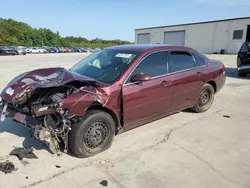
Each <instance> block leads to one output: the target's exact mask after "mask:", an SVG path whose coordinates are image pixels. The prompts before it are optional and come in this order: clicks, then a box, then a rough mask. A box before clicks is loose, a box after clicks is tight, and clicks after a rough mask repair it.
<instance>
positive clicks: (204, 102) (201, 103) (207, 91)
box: [191, 84, 214, 113]
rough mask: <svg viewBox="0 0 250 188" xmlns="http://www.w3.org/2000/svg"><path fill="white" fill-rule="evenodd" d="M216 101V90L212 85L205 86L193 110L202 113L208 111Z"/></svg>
mask: <svg viewBox="0 0 250 188" xmlns="http://www.w3.org/2000/svg"><path fill="white" fill-rule="evenodd" d="M213 101H214V88H213V86H211V85H210V84H205V85H204V86H203V87H202V89H201V91H200V95H199V98H198V101H197V102H196V104H195V105H194V107H192V108H191V110H193V111H195V112H197V113H201V112H205V111H207V110H208V109H209V108H210V107H211V105H212V103H213Z"/></svg>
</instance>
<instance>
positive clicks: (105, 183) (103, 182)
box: [100, 180, 108, 187]
mask: <svg viewBox="0 0 250 188" xmlns="http://www.w3.org/2000/svg"><path fill="white" fill-rule="evenodd" d="M100 184H101V185H102V186H104V187H107V186H108V181H107V180H102V181H101V182H100Z"/></svg>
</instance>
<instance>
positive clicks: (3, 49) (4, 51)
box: [0, 46, 18, 55]
mask: <svg viewBox="0 0 250 188" xmlns="http://www.w3.org/2000/svg"><path fill="white" fill-rule="evenodd" d="M17 54H18V52H17V51H16V50H15V49H13V48H11V47H8V46H0V55H17Z"/></svg>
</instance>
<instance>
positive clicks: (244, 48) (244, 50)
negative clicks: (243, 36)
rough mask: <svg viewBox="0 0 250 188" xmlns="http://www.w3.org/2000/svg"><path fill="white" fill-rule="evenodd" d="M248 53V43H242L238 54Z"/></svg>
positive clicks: (249, 44)
mask: <svg viewBox="0 0 250 188" xmlns="http://www.w3.org/2000/svg"><path fill="white" fill-rule="evenodd" d="M249 51H250V43H244V44H243V45H242V47H241V49H240V52H249Z"/></svg>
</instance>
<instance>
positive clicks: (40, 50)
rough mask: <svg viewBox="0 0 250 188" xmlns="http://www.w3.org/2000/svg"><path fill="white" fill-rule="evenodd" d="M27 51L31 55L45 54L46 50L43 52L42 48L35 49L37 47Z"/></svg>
mask: <svg viewBox="0 0 250 188" xmlns="http://www.w3.org/2000/svg"><path fill="white" fill-rule="evenodd" d="M29 51H30V53H33V54H38V53H39V54H40V53H47V50H45V49H43V48H37V47H34V48H30V49H29Z"/></svg>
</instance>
